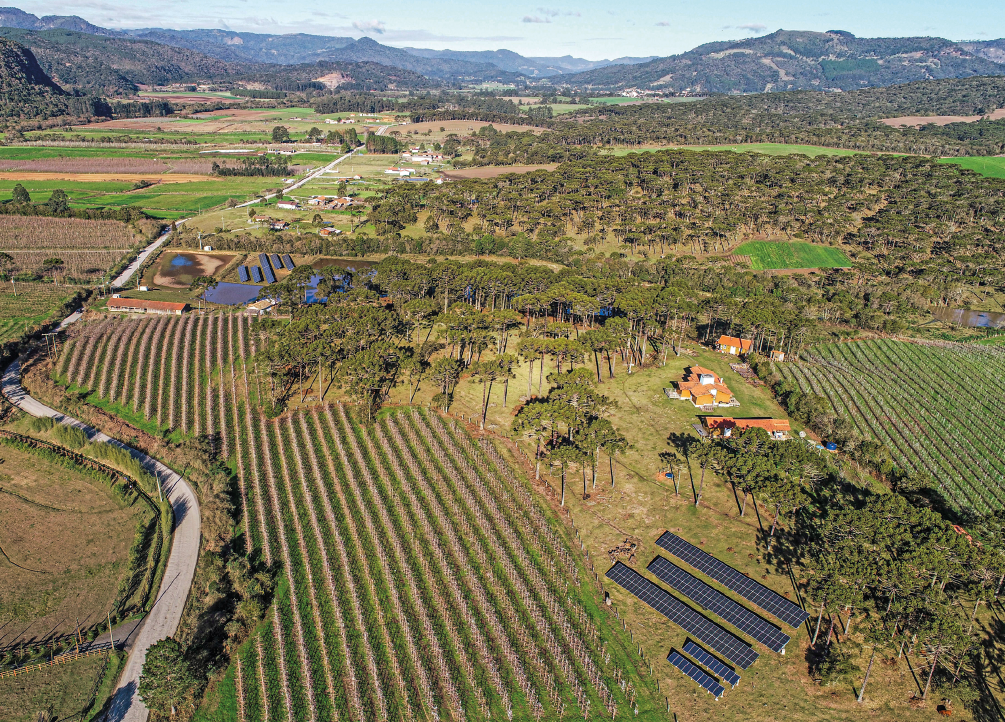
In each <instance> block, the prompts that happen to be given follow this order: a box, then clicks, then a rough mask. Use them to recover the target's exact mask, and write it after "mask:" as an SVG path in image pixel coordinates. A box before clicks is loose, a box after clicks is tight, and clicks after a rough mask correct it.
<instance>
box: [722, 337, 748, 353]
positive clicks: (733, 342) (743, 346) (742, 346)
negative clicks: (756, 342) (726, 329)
mask: <svg viewBox="0 0 1005 722" xmlns="http://www.w3.org/2000/svg"><path fill="white" fill-rule="evenodd" d="M752 344H753V342H752V341H748V340H746V339H741V338H736V337H734V336H720V337H719V340H718V341H716V343H715V350H716V351H718V352H719V353H728V354H730V355H731V356H740V355H743V354H747V353H750V347H751V345H752Z"/></svg>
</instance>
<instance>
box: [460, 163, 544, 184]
mask: <svg viewBox="0 0 1005 722" xmlns="http://www.w3.org/2000/svg"><path fill="white" fill-rule="evenodd" d="M556 168H558V163H548V164H547V165H501V166H500V165H487V166H484V167H481V168H464V169H462V170H452V171H447V172H445V173H443V177H444V178H448V179H450V180H464V179H465V178H495V177H496V176H501V175H505V174H506V173H530V172H531V171H535V170H555V169H556Z"/></svg>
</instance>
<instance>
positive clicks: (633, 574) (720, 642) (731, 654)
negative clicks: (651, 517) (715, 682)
mask: <svg viewBox="0 0 1005 722" xmlns="http://www.w3.org/2000/svg"><path fill="white" fill-rule="evenodd" d="M606 576H607V578H608V579H610V580H611V581H613V582H615V583H617V584H619V585H620V586H622V587H624V588H625V589H626V590H628V591H629V592H631V593H632V594H634V595H635V596H636V597H638V598H639V599H641V600H642V601H643V602H645V603H646V604H648V605H649V606H650V607H652V608H653V609H655V610H656V611H657V612H659V613H660V614H662V615H663V616H664V617H666V618H667V619H669V620H670V621H671V622H673V623H674V624H676V625H678V626H679V627H681V628H682V629H683V630H684V631H685V632H687V633H688V634H690V635H691V636H692V637H694V638H695V639H697V640H698V641H700V642H702V643H704V644H707V645H708V646H709V647H711V648H712V649H714V650H715V651H716V652H718V653H719V654H721V655H722V656H723V657H725V658H726V659H728V660H729V661H730V662H732V663H733V664H735V665H737V666H738V667H740V668H741V669H746V668H747V667H749V666H750V665H752V664H753V663H754V662H755V661H757V657H758V656H759V655H758V654H757V652H756V651H754V649H753V648H751V646H750V645H749V644H747V643H746V642H744V641H743V640H742V639H740V638H739V637H737V636H736V635H735V634H733V633H732V632H730V631H728V630H726V629H723V628H722V627H720V626H719V625H718V624H716V623H715V622H713V621H712V620H711V619H709V618H708V617H706V616H705V615H703V614H701V613H699V612H696V611H695V610H693V609H691V607H689V606H688V605H686V604H684V602H682V601H680V600H679V599H677V597H675V596H673V595H672V594H670V592H668V591H666V590H665V589H663V588H662V587H660V586H658V585H656V584H653V583H652V582H651V581H649V580H648V579H646V578H645V577H644V576H642V575H641V574H639V573H638V572H637V571H635V570H634V569H632V568H631V567H629V566H628V565H626V564H622V563H621V562H617V563H616V564H615V565H614V566H613V567H611V568H610V569H608V570H607V575H606Z"/></svg>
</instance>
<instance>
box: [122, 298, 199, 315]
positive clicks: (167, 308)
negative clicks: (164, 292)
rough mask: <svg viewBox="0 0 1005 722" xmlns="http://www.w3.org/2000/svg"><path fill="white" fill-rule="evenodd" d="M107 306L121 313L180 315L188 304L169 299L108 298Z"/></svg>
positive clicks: (186, 308)
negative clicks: (173, 301) (172, 301)
mask: <svg viewBox="0 0 1005 722" xmlns="http://www.w3.org/2000/svg"><path fill="white" fill-rule="evenodd" d="M107 308H108V310H109V311H122V312H123V313H155V314H159V315H169V316H181V315H182V314H183V313H185V311H187V310H188V304H187V303H171V302H170V301H144V300H142V299H139V298H110V299H108V304H107Z"/></svg>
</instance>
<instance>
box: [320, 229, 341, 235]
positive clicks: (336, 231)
mask: <svg viewBox="0 0 1005 722" xmlns="http://www.w3.org/2000/svg"><path fill="white" fill-rule="evenodd" d="M341 232H342V231H340V230H339V229H338V228H322V229H321V230H319V231H318V235H319V236H337V235H339V234H340V233H341Z"/></svg>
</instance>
